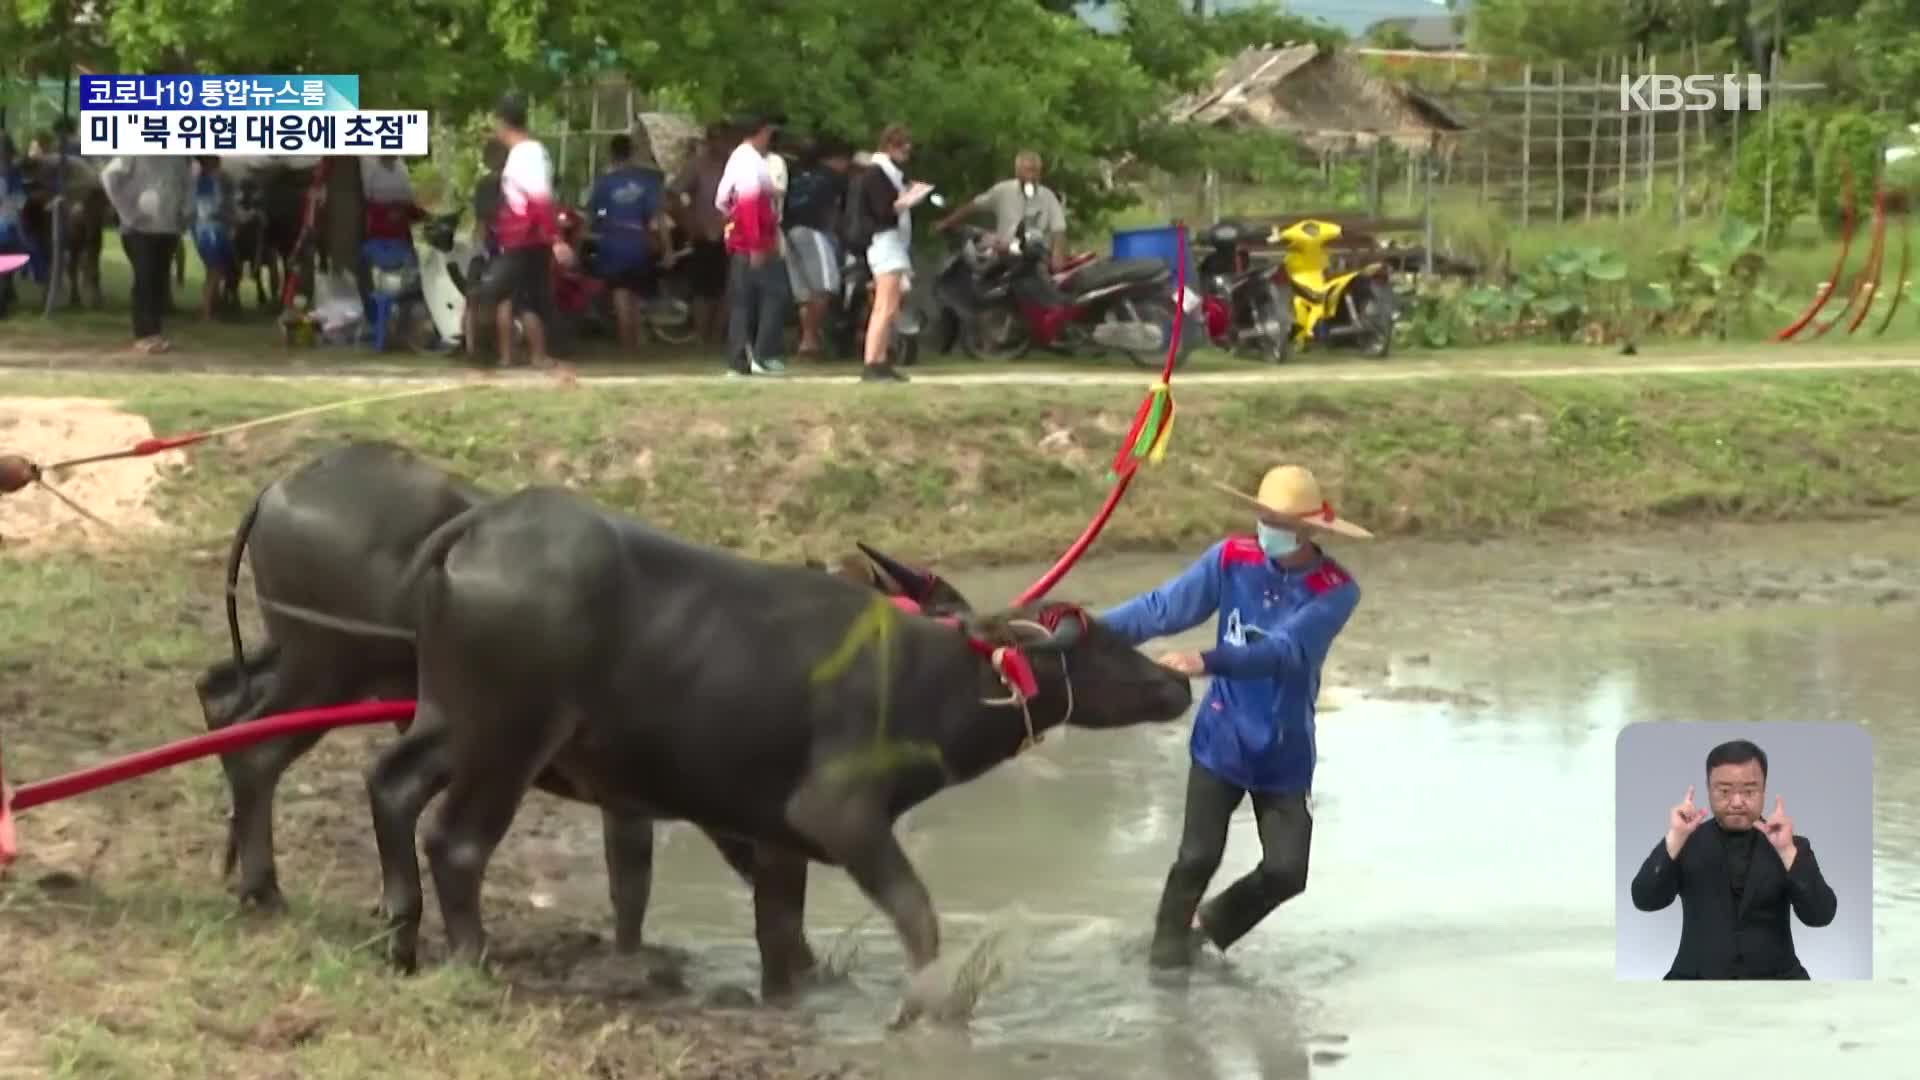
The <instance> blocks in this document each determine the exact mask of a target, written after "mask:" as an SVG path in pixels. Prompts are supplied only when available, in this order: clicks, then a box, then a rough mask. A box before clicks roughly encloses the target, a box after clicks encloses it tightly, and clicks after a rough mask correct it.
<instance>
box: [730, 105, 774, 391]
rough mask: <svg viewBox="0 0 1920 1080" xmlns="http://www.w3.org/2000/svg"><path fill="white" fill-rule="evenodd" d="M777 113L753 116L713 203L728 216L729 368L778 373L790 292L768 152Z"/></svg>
mask: <svg viewBox="0 0 1920 1080" xmlns="http://www.w3.org/2000/svg"><path fill="white" fill-rule="evenodd" d="M779 123H780V120H779V117H775V116H754V117H751V118H749V119H748V120H747V121H746V122H745V123H742V124H741V125H740V130H741V131H744V132H745V133H746V137H745V138H744V139H742V140H741V142H740V145H739V146H737V147H735V148H734V151H733V156H731V157H729V158H728V159H727V168H726V171H725V172H724V173H722V174H721V176H720V187H719V190H717V191H716V192H715V193H714V200H713V205H714V208H715V209H717V210H719V211H720V212H721V213H722V214H724V215H726V220H727V226H726V243H727V255H728V261H729V262H730V264H731V269H730V272H729V277H728V281H727V308H728V310H727V374H728V375H730V376H743V375H783V374H785V373H786V370H787V365H786V363H785V361H784V360H783V359H782V358H781V355H780V354H781V353H782V352H784V351H785V348H786V346H785V337H786V324H787V306H788V304H789V303H790V302H791V300H792V297H791V295H790V292H789V285H788V282H787V264H786V260H785V259H783V258H782V257H781V255H780V213H779V209H778V206H777V199H778V197H779V191H778V189H777V188H776V186H775V184H774V177H773V174H772V172H771V171H769V169H768V167H767V151H768V150H769V149H771V148H772V146H773V135H774V131H775V129H776V128H777V127H778V126H779Z"/></svg>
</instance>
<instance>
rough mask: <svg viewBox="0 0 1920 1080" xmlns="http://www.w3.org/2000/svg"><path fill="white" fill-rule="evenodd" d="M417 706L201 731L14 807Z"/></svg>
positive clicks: (19, 795)
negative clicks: (244, 747)
mask: <svg viewBox="0 0 1920 1080" xmlns="http://www.w3.org/2000/svg"><path fill="white" fill-rule="evenodd" d="M413 707H414V703H413V702H411V701H363V702H358V703H356V704H353V705H330V706H327V707H326V708H322V709H301V710H299V711H297V712H289V713H278V714H276V715H274V716H263V717H261V718H260V719H258V720H249V721H247V722H246V723H244V724H234V725H233V726H231V727H226V728H222V729H220V730H219V731H210V732H208V733H206V734H205V735H196V736H194V737H193V738H191V739H181V740H180V741H179V742H173V743H168V744H167V745H165V746H158V747H155V748H154V749H152V750H143V751H141V752H139V753H137V754H129V755H127V756H126V757H123V758H115V759H114V760H112V761H107V762H103V763H101V764H99V765H94V766H91V767H90V768H85V769H81V770H79V771H77V772H70V773H68V774H66V775H65V776H56V777H54V778H53V779H51V780H42V781H40V782H39V783H37V784H28V785H27V786H26V787H23V788H21V789H19V790H18V791H16V792H14V793H13V809H14V810H16V811H25V810H31V809H33V808H34V807H36V806H39V805H41V804H42V803H50V802H58V801H60V800H61V799H70V798H72V797H73V796H75V795H84V794H86V793H87V792H89V791H95V790H98V789H100V788H103V787H106V786H107V785H109V784H117V783H119V782H121V781H122V780H132V779H134V778H135V777H139V776H145V775H147V774H148V773H151V772H158V771H160V770H161V769H165V768H168V767H170V766H173V765H178V764H180V763H181V762H184V761H192V760H194V759H195V758H203V757H211V756H213V755H215V754H224V753H227V752H228V751H231V750H238V749H240V748H241V747H243V746H252V745H253V744H254V743H258V742H265V741H266V740H268V739H275V738H279V737H280V736H282V735H292V734H295V733H297V732H302V731H322V730H326V729H329V728H337V727H354V726H358V725H364V724H392V723H404V722H406V721H408V720H411V719H412V718H413Z"/></svg>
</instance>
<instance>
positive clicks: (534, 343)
mask: <svg viewBox="0 0 1920 1080" xmlns="http://www.w3.org/2000/svg"><path fill="white" fill-rule="evenodd" d="M493 124H494V135H495V137H496V138H498V139H499V140H500V142H501V143H502V144H504V145H505V146H506V147H507V160H506V164H505V165H503V166H502V167H501V169H500V204H499V210H498V213H497V214H496V216H495V218H494V221H493V236H494V241H495V242H496V243H498V244H499V245H500V254H499V255H498V256H497V257H496V258H494V259H493V260H492V262H490V263H489V264H488V266H487V273H486V276H485V278H484V279H483V280H482V281H481V282H480V285H479V287H478V288H476V289H475V291H474V296H472V297H470V298H469V301H468V304H467V321H468V324H469V325H468V327H467V341H468V342H469V345H468V348H469V349H471V348H472V347H473V346H472V344H471V343H472V342H473V341H474V340H475V337H476V336H477V335H476V334H475V333H474V331H475V330H476V329H477V328H478V324H479V320H480V319H481V318H484V317H485V315H486V313H487V312H492V313H493V318H494V330H495V333H496V335H497V338H498V341H499V348H500V366H502V367H506V366H508V365H510V364H511V363H513V320H514V315H515V314H516V313H517V314H518V315H519V316H520V322H521V326H522V327H523V328H524V329H525V331H526V335H527V355H528V358H529V359H530V360H531V361H532V363H533V365H534V366H535V367H540V368H551V367H553V366H554V361H553V357H552V355H551V354H549V353H548V352H547V330H548V328H549V327H550V326H551V325H552V324H553V259H555V258H559V259H560V260H561V261H563V262H564V261H567V260H569V259H571V258H572V257H573V256H572V252H570V251H568V250H567V247H566V245H565V244H562V243H560V240H559V235H560V230H559V222H558V219H557V217H556V214H555V208H554V200H553V162H552V160H551V159H550V158H549V157H548V156H547V149H546V147H544V146H542V145H540V142H539V140H537V139H535V138H534V137H533V136H532V135H531V134H529V133H528V131H527V105H526V102H525V100H524V99H522V98H520V97H519V96H518V95H513V94H509V95H507V96H506V97H504V98H502V99H501V100H500V104H498V105H497V106H495V107H494V110H493Z"/></svg>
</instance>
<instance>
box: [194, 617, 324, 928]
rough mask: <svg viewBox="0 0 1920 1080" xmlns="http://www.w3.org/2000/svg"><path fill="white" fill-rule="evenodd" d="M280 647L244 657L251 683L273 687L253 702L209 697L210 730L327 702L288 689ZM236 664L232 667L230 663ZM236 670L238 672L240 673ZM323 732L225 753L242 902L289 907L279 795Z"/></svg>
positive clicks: (230, 833)
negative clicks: (278, 860)
mask: <svg viewBox="0 0 1920 1080" xmlns="http://www.w3.org/2000/svg"><path fill="white" fill-rule="evenodd" d="M277 658H278V651H277V650H263V651H262V652H261V653H258V654H255V655H252V656H248V657H246V658H245V659H244V660H243V666H244V669H245V671H246V677H247V679H248V681H249V684H252V683H254V682H255V681H259V680H264V681H265V682H266V683H267V689H266V691H265V692H264V693H262V694H261V695H260V696H259V697H258V698H256V699H254V700H253V701H250V702H239V703H237V705H236V707H233V708H222V707H218V706H215V705H212V704H211V703H207V702H206V701H205V699H204V698H203V705H204V706H205V713H206V718H207V730H209V731H218V730H220V729H222V728H225V727H227V726H229V725H231V724H234V723H239V722H242V721H248V720H256V719H259V718H260V717H262V716H269V715H272V714H273V713H276V712H285V711H287V710H290V709H297V708H301V707H303V706H306V705H311V704H322V703H320V702H310V701H306V700H304V696H303V695H301V694H300V693H298V692H297V690H295V691H289V690H287V689H286V688H287V687H288V686H290V685H291V684H290V683H289V682H288V681H286V680H285V679H283V678H282V677H281V675H282V673H280V672H278V671H277V670H275V668H274V662H275V661H276V660H277ZM227 666H228V668H231V665H227ZM234 674H236V675H237V674H238V673H237V672H236V673H234ZM320 737H321V733H320V732H312V733H310V734H303V735H289V736H286V737H285V738H280V739H274V740H272V741H270V742H264V743H257V744H255V745H253V746H249V747H246V748H244V749H241V750H235V751H233V752H231V753H227V754H223V755H221V757H220V768H221V770H222V771H223V772H225V773H226V776H227V787H228V789H229V792H230V794H231V796H232V798H233V813H232V816H231V817H230V818H229V819H228V822H227V850H226V858H225V859H224V860H223V865H222V868H221V873H222V875H223V876H227V877H231V876H232V875H233V873H234V869H235V866H236V865H237V866H238V868H239V872H240V873H239V880H238V881H237V882H236V885H235V892H236V893H237V894H238V895H239V897H240V902H241V903H242V904H244V905H247V906H250V907H258V908H260V909H262V910H267V911H277V910H280V909H282V908H284V907H285V906H286V900H285V898H284V897H282V896H281V893H280V880H279V873H278V870H277V869H276V867H275V865H274V856H273V797H274V792H275V790H276V789H277V788H278V787H279V784H280V777H281V775H282V774H284V773H285V772H286V771H287V768H288V766H290V765H292V764H293V763H294V762H295V761H297V760H299V759H300V757H301V755H303V754H305V753H306V752H307V751H309V750H311V749H313V747H314V745H315V744H317V743H318V742H319V741H320Z"/></svg>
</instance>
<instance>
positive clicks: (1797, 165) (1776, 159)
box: [1727, 105, 1817, 247]
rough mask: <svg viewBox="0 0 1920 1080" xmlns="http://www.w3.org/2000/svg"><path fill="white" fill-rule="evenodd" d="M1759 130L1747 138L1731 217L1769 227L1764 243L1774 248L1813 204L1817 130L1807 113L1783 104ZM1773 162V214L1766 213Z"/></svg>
mask: <svg viewBox="0 0 1920 1080" xmlns="http://www.w3.org/2000/svg"><path fill="white" fill-rule="evenodd" d="M1769 123H1770V124H1771V134H1769ZM1754 127H1755V128H1757V130H1755V131H1754V132H1753V133H1752V134H1746V133H1742V137H1741V140H1740V152H1739V157H1738V158H1737V159H1736V160H1735V161H1734V167H1733V190H1732V192H1730V193H1729V194H1728V196H1727V212H1728V213H1730V214H1733V215H1734V216H1736V217H1738V218H1741V219H1743V220H1746V221H1765V222H1767V223H1768V225H1767V235H1766V236H1765V237H1763V238H1762V239H1761V241H1760V242H1761V243H1762V244H1764V245H1765V246H1768V247H1772V246H1774V245H1776V244H1778V243H1779V242H1780V240H1781V238H1782V237H1783V236H1785V235H1786V231H1787V228H1788V227H1789V226H1790V225H1792V224H1793V222H1794V220H1795V219H1797V218H1798V217H1799V216H1800V215H1801V214H1804V213H1806V212H1807V209H1808V207H1809V206H1811V205H1812V202H1813V188H1814V183H1813V180H1814V173H1813V148H1814V142H1815V138H1814V135H1815V132H1816V131H1817V125H1816V124H1815V122H1814V120H1813V118H1812V116H1811V115H1810V114H1808V113H1807V111H1806V110H1805V109H1802V108H1800V107H1798V106H1794V105H1778V106H1775V107H1774V111H1773V115H1772V117H1771V118H1766V117H1763V118H1762V119H1761V121H1760V122H1759V123H1758V124H1756V125H1754ZM1769 162H1771V163H1772V165H1773V180H1772V187H1771V194H1772V207H1773V211H1772V213H1771V214H1769V213H1768V212H1767V206H1768V194H1769V187H1768V180H1767V165H1768V163H1769Z"/></svg>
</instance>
